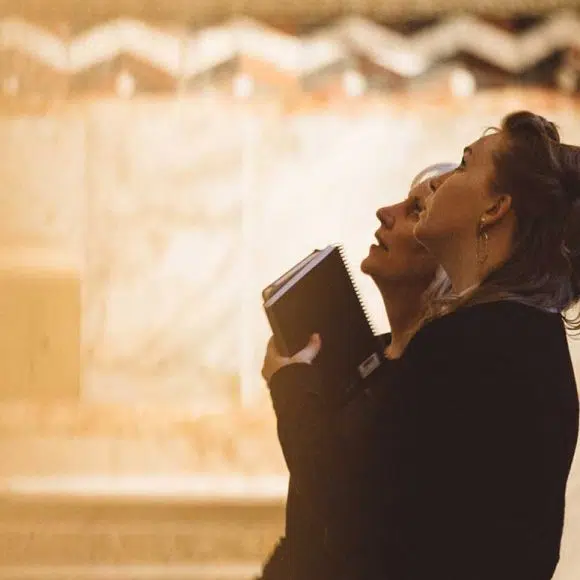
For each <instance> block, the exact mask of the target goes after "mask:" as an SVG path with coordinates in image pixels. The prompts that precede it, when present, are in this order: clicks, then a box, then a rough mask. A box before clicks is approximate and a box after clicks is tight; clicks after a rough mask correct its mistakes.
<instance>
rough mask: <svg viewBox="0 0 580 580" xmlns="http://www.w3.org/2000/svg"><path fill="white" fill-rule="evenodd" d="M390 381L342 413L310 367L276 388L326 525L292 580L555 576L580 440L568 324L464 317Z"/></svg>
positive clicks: (476, 309) (485, 308)
mask: <svg viewBox="0 0 580 580" xmlns="http://www.w3.org/2000/svg"><path fill="white" fill-rule="evenodd" d="M387 370H388V372H385V373H384V374H383V375H382V384H379V385H377V387H375V388H371V389H370V390H367V391H366V392H365V394H364V398H362V399H361V400H360V401H362V404H357V405H355V406H352V405H348V406H346V407H345V408H344V412H339V413H337V412H331V411H329V409H328V408H327V407H326V406H325V405H324V404H323V401H321V399H320V397H319V396H318V394H317V389H316V388H315V387H313V381H314V380H315V378H314V374H313V369H312V367H310V366H309V365H291V366H288V367H285V368H283V369H281V370H280V371H278V372H277V373H276V374H275V375H274V377H273V378H272V380H271V381H270V390H271V396H272V401H273V405H274V409H275V412H276V415H277V419H278V435H279V438H280V442H281V445H282V449H283V451H284V455H285V458H286V461H287V464H288V467H289V470H290V473H291V479H292V482H293V486H295V488H296V490H297V492H298V493H299V495H300V501H301V503H302V505H303V506H308V507H306V508H305V509H307V510H309V511H310V512H311V513H314V514H316V521H317V524H316V525H317V529H318V530H319V531H318V533H317V534H314V535H313V537H312V538H308V539H306V538H301V539H302V540H303V541H305V542H306V541H308V542H310V544H309V546H311V547H312V550H310V551H308V552H307V553H308V557H306V558H301V555H303V554H304V552H303V551H301V550H296V551H293V550H290V554H291V556H290V557H291V563H290V566H289V570H290V577H291V578H292V579H293V580H309V579H312V580H324V579H326V578H328V579H332V580H341V579H345V580H346V579H348V580H355V579H356V580H366V579H373V580H374V579H379V578H380V579H384V580H425V579H429V580H431V579H439V578H441V579H442V580H489V579H490V578H493V579H494V580H514V579H518V580H519V579H522V580H524V579H526V580H548V579H550V578H551V577H552V574H553V572H554V569H555V567H556V564H557V562H558V558H559V548H560V540H561V534H562V525H563V516H564V493H565V487H566V482H567V478H568V474H569V470H570V465H571V462H572V458H573V454H574V449H575V445H576V440H577V435H578V395H577V390H576V385H575V381H574V376H573V372H572V366H571V361H570V356H569V352H568V346H567V342H566V336H565V332H564V328H563V324H562V321H561V319H560V317H559V316H558V315H556V314H549V313H545V312H543V311H540V310H537V309H535V308H531V307H528V306H524V305H522V304H518V303H515V302H496V303H492V304H484V305H479V306H473V307H471V308H466V309H462V310H459V311H457V312H455V313H453V314H450V315H448V316H445V317H443V318H441V319H438V320H436V321H434V322H432V323H430V324H428V325H427V326H425V327H424V328H423V329H422V330H421V331H420V332H418V333H417V335H416V336H415V337H414V338H413V340H412V341H411V342H410V344H409V346H408V347H407V350H406V352H405V354H404V356H403V357H402V358H401V359H399V360H398V361H390V363H389V365H388V369H387ZM380 382H381V381H380ZM296 555H298V556H296ZM293 556H294V557H293Z"/></svg>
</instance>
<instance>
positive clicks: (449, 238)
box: [414, 133, 502, 259]
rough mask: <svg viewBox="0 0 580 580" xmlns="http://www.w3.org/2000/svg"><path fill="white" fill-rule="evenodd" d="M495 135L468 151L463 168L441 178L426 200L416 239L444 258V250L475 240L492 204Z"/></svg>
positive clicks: (498, 138)
mask: <svg viewBox="0 0 580 580" xmlns="http://www.w3.org/2000/svg"><path fill="white" fill-rule="evenodd" d="M501 139H502V137H501V134H500V133H494V134H493V135H488V136H485V137H482V138H481V139H479V140H477V141H476V142H475V143H472V144H471V145H469V146H468V147H466V148H465V150H464V154H463V159H462V161H461V165H460V166H459V167H458V168H457V169H456V170H455V171H453V172H451V173H449V174H448V175H447V177H446V179H441V180H439V182H438V183H437V184H436V187H433V188H432V189H433V191H432V192H431V194H430V195H429V196H428V197H427V198H426V199H425V201H424V204H425V205H424V208H423V211H422V212H420V215H419V217H418V219H417V221H416V222H415V229H414V232H415V236H416V238H417V239H418V240H419V241H420V242H421V243H422V244H424V245H425V247H427V248H428V249H429V250H430V251H432V252H433V253H434V254H435V255H436V256H437V257H438V258H439V259H441V257H442V256H441V255H440V250H441V247H443V246H446V247H447V248H450V247H456V244H458V243H462V242H463V241H465V240H475V239H476V238H477V236H478V233H479V227H480V220H481V218H482V216H484V214H485V213H486V211H488V210H489V208H490V206H491V205H493V201H494V196H493V194H492V191H491V183H492V179H493V175H494V165H493V154H494V152H495V151H497V150H498V149H499V147H500V145H501Z"/></svg>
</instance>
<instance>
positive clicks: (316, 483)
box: [269, 364, 381, 515]
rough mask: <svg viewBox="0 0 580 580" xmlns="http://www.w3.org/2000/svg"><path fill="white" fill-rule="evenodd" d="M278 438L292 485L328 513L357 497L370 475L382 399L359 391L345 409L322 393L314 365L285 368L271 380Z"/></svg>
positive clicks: (366, 391) (323, 512) (308, 501)
mask: <svg viewBox="0 0 580 580" xmlns="http://www.w3.org/2000/svg"><path fill="white" fill-rule="evenodd" d="M269 387H270V393H271V397H272V403H273V406H274V411H275V413H276V417H277V427H278V437H279V440H280V444H281V446H282V450H283V453H284V457H285V459H286V463H287V465H288V469H289V471H290V474H291V477H292V482H293V485H294V486H295V487H296V489H297V490H298V491H299V493H300V494H301V496H302V498H303V501H305V502H307V503H310V504H311V505H312V506H313V507H314V506H316V510H317V511H318V512H319V513H322V514H324V515H328V514H329V513H333V512H335V511H336V509H338V508H339V507H340V508H341V507H343V506H344V505H345V502H348V501H350V500H354V501H356V500H357V497H358V498H360V494H362V493H363V489H364V486H365V481H368V480H369V479H372V478H371V475H370V474H371V471H372V466H373V464H372V461H371V460H370V457H371V454H372V448H371V445H370V444H369V442H372V441H376V438H375V437H374V433H375V432H376V430H377V419H378V417H379V414H380V412H379V411H380V407H381V401H380V398H378V397H377V396H376V395H373V393H372V391H371V390H369V389H367V390H361V391H360V392H359V394H358V396H357V397H355V398H354V399H353V400H351V401H350V402H349V403H348V404H347V405H345V406H343V407H341V408H338V409H337V408H335V407H332V406H329V405H327V404H325V402H324V400H323V398H322V397H321V396H320V395H319V394H318V388H317V384H316V373H315V371H314V369H313V368H312V366H311V365H308V364H292V365H289V366H286V367H283V368H282V369H280V370H279V371H278V372H276V373H275V374H274V376H273V377H272V379H271V380H270V384H269Z"/></svg>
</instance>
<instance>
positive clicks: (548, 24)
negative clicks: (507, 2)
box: [0, 11, 580, 81]
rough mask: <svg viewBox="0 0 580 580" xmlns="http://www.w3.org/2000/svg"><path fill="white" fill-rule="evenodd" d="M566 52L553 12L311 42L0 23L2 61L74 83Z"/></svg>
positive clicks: (260, 33)
mask: <svg viewBox="0 0 580 580" xmlns="http://www.w3.org/2000/svg"><path fill="white" fill-rule="evenodd" d="M563 49H580V16H579V13H578V12H575V11H562V12H558V13H554V14H552V15H551V16H549V17H548V18H546V19H545V20H544V21H543V22H541V23H539V24H538V25H536V26H534V27H532V28H531V29H530V30H528V31H526V32H523V33H513V32H509V31H506V30H502V29H500V28H498V27H496V26H494V25H492V24H489V23H488V22H486V21H484V20H483V19H482V18H478V17H476V16H473V15H466V14H464V15H452V16H448V17H445V18H443V19H441V20H440V21H438V22H436V23H435V24H433V25H432V26H428V27H427V28H424V29H422V30H420V31H419V32H417V33H415V34H411V35H409V36H406V35H403V34H400V33H398V32H396V31H394V30H392V29H390V28H388V27H385V26H382V25H380V24H377V23H374V22H372V21H371V20H367V19H365V18H362V17H358V16H353V17H345V18H342V19H340V20H337V21H336V22H335V23H334V24H332V25H330V26H328V27H325V28H323V29H317V30H315V31H314V33H312V34H309V35H306V36H292V35H290V34H286V33H283V32H280V31H278V30H276V29H274V28H271V27H269V26H267V25H264V24H262V23H260V22H258V21H255V20H251V19H247V18H243V19H234V20H231V21H230V22H227V23H225V24H223V25H219V26H213V27H208V28H203V29H201V30H199V31H189V30H186V29H182V31H179V30H176V29H175V28H173V29H164V28H160V27H157V26H153V25H150V24H148V23H145V22H142V21H139V20H130V19H118V20H114V21H110V22H107V23H104V24H100V25H97V26H94V27H93V28H91V29H89V30H88V31H86V32H83V33H81V34H79V35H77V36H74V37H72V38H63V37H61V36H58V35H57V34H54V33H53V32H50V31H49V30H48V29H45V28H43V27H40V26H37V25H35V24H32V23H30V22H27V21H25V20H22V19H19V18H5V19H3V20H1V21H0V53H7V52H12V53H14V54H21V55H25V56H26V57H27V58H29V59H31V60H33V61H36V62H38V63H41V64H42V65H44V66H46V67H48V68H49V69H51V70H53V71H54V72H55V73H58V74H61V75H67V76H69V77H70V76H74V75H78V74H81V73H84V72H86V71H88V70H90V69H92V68H93V67H97V66H99V65H102V64H103V63H107V62H111V61H114V60H115V59H118V58H119V57H121V56H123V55H125V56H130V57H133V58H135V59H137V60H138V61H140V62H143V63H144V64H146V65H147V66H150V67H153V68H154V69H156V70H158V71H160V72H163V73H165V74H167V75H170V76H171V77H173V78H175V79H176V80H178V81H183V80H187V79H190V78H194V77H196V76H199V75H203V74H206V73H209V72H211V71H212V70H214V69H215V68H216V67H219V66H221V65H223V64H225V63H227V62H230V61H232V60H233V59H236V58H238V57H249V58H250V59H254V60H257V61H260V62H264V63H266V64H268V65H270V66H273V67H274V68H276V69H277V70H279V71H281V72H284V73H286V74H288V75H291V76H294V77H297V78H302V77H304V76H307V75H310V74H312V73H316V72H317V71H320V70H323V69H325V68H327V67H329V66H332V65H337V64H341V63H343V64H344V63H349V62H352V61H353V59H357V58H360V57H361V56H362V57H364V58H366V59H368V60H369V61H370V62H372V63H374V64H375V65H377V66H378V67H380V68H382V69H384V70H386V71H389V72H390V73H394V74H396V75H398V76H400V77H403V78H407V79H411V78H415V77H418V76H420V75H421V74H423V73H425V72H426V71H428V70H429V69H431V68H432V67H433V66H435V65H436V64H437V63H439V62H441V61H443V60H447V59H450V58H453V57H455V56H457V55H459V54H466V53H467V54H469V55H471V56H473V57H475V58H477V59H479V60H480V61H483V62H485V63H487V64H489V65H492V66H494V67H497V68H499V69H501V70H502V71H505V72H506V73H509V74H518V73H521V72H523V71H525V70H526V69H529V68H530V67H533V66H534V65H536V64H538V63H539V62H541V61H542V60H543V59H545V58H547V57H549V56H550V55H552V54H554V53H555V52H557V51H560V50H563ZM0 73H1V71H0Z"/></svg>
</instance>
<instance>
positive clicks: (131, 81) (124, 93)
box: [115, 71, 136, 99]
mask: <svg viewBox="0 0 580 580" xmlns="http://www.w3.org/2000/svg"><path fill="white" fill-rule="evenodd" d="M115 89H116V91H117V95H119V97H121V98H122V99H129V98H131V97H132V96H133V95H134V94H135V89H136V83H135V78H134V77H133V75H131V74H129V73H128V72H127V71H123V72H121V73H119V75H118V76H117V80H116V82H115Z"/></svg>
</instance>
